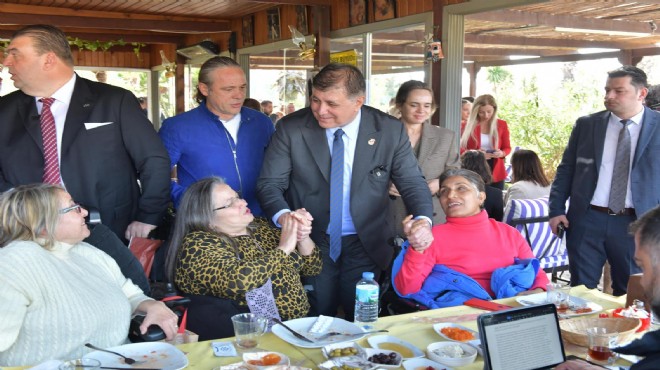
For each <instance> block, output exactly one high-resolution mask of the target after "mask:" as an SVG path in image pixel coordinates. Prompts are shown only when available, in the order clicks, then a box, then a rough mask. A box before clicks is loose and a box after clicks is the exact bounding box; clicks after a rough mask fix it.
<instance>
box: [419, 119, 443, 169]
mask: <svg viewBox="0 0 660 370" xmlns="http://www.w3.org/2000/svg"><path fill="white" fill-rule="evenodd" d="M437 141H438V137H437V136H435V135H433V131H431V125H430V124H429V123H424V125H423V126H422V137H421V138H420V141H419V158H417V162H419V164H420V165H421V164H422V163H423V162H425V161H426V159H427V158H428V156H429V155H431V151H432V150H433V148H435V146H436V145H437V144H436V142H437Z"/></svg>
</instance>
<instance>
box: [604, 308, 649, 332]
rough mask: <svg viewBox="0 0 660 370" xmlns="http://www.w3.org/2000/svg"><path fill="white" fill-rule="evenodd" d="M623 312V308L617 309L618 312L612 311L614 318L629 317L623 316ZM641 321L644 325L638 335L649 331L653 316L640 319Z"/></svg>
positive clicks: (638, 330)
mask: <svg viewBox="0 0 660 370" xmlns="http://www.w3.org/2000/svg"><path fill="white" fill-rule="evenodd" d="M621 311H623V308H617V309H616V310H614V311H612V316H613V317H628V316H623V315H622V314H621ZM639 321H640V322H641V323H642V325H641V326H640V327H639V329H637V333H640V332H643V331H645V330H647V329H648V328H649V327H650V326H651V315H649V317H647V318H645V319H644V318H641V317H640V318H639Z"/></svg>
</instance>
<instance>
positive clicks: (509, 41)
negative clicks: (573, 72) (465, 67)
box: [465, 33, 621, 49]
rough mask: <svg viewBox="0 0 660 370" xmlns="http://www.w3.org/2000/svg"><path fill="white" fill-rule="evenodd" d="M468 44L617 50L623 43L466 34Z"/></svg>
mask: <svg viewBox="0 0 660 370" xmlns="http://www.w3.org/2000/svg"><path fill="white" fill-rule="evenodd" d="M465 43H466V44H480V45H520V46H530V47H536V46H537V47H568V48H589V47H591V48H594V47H598V48H615V49H620V48H621V43H617V42H610V41H587V40H576V39H557V38H545V37H542V38H541V37H539V38H532V37H522V36H505V35H497V36H486V35H474V34H469V33H468V34H465Z"/></svg>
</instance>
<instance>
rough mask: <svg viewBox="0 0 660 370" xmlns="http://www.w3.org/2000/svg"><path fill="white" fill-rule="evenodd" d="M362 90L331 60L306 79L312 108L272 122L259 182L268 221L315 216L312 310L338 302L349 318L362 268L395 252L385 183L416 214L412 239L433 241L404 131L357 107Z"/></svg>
mask: <svg viewBox="0 0 660 370" xmlns="http://www.w3.org/2000/svg"><path fill="white" fill-rule="evenodd" d="M365 88H366V85H365V80H364V76H363V75H362V73H361V72H360V70H358V69H357V68H355V67H352V66H348V65H343V64H334V63H333V64H329V65H328V66H326V67H324V68H323V69H322V70H321V71H320V72H319V73H318V74H317V75H316V76H315V77H314V79H313V81H312V96H311V106H310V107H308V108H304V109H301V110H298V111H296V112H294V113H292V114H289V115H287V116H285V117H284V118H283V119H282V120H281V121H280V123H279V124H278V128H277V130H276V131H275V134H274V135H273V138H272V140H271V143H270V145H269V146H268V149H267V151H266V156H265V158H264V164H263V167H262V170H261V176H260V178H259V181H258V182H257V196H258V198H259V201H260V202H261V207H262V209H263V210H264V212H265V213H266V214H267V215H268V217H270V218H271V219H272V220H273V222H274V223H276V224H278V223H279V224H281V223H282V217H289V214H288V211H289V210H290V209H298V208H306V209H307V211H309V212H310V213H311V215H312V216H313V217H314V220H313V223H312V233H311V237H312V239H313V240H314V242H315V243H316V245H317V246H318V248H319V249H320V251H321V256H322V258H323V270H322V271H321V274H320V275H319V276H317V277H314V278H313V283H312V286H313V288H314V291H313V292H312V294H311V296H310V297H311V302H310V303H311V305H312V313H311V314H312V315H317V314H323V315H330V316H334V315H335V314H336V313H337V307H338V306H339V305H341V306H342V307H343V309H344V312H345V314H346V319H347V320H350V321H352V320H353V311H354V304H355V284H356V283H357V282H358V281H359V280H360V278H361V275H362V272H366V271H371V272H374V273H375V274H376V276H378V275H379V273H380V271H381V270H385V269H387V268H388V266H389V264H390V262H391V260H392V257H393V249H392V247H391V246H389V245H388V243H387V238H388V237H389V236H390V235H388V231H389V226H388V224H387V222H388V220H387V214H388V212H387V207H388V205H389V201H390V199H389V196H388V189H389V186H390V181H392V182H394V184H395V185H396V187H397V189H399V192H400V193H401V195H402V198H403V200H404V202H405V204H406V206H407V208H408V209H409V210H410V212H411V213H412V214H413V215H414V216H416V217H417V220H414V221H411V223H414V225H413V232H412V233H411V235H410V237H411V238H418V240H420V242H421V244H424V245H429V244H430V243H431V241H432V240H433V236H432V234H431V232H430V230H431V218H432V217H433V206H432V203H431V193H430V191H429V188H428V186H427V185H426V181H425V180H424V177H423V176H422V173H421V171H420V170H419V167H418V165H417V160H416V159H415V156H414V155H413V153H412V148H411V146H410V140H409V139H408V135H407V134H406V130H405V128H404V126H403V124H401V122H400V121H399V120H397V119H395V118H394V117H392V116H389V115H387V114H385V113H383V112H380V111H378V110H376V109H374V108H371V107H368V106H365V105H363V103H364V99H365V96H364V94H365ZM339 128H341V129H342V130H343V131H344V134H343V136H342V137H343V140H344V143H345V145H346V147H345V148H346V149H345V150H344V153H345V155H344V163H345V166H344V168H345V170H344V179H345V180H344V189H346V190H344V200H343V202H344V209H345V210H348V211H349V212H343V222H342V235H343V237H342V240H341V254H340V255H339V257H338V259H337V260H336V261H334V260H333V259H331V258H330V257H329V236H328V232H329V230H328V225H329V223H330V169H331V153H330V149H331V148H332V144H330V142H329V140H332V139H331V138H332V137H333V135H334V132H335V131H337V130H338V129H339ZM346 171H348V177H347V176H346ZM347 181H350V183H348V182H347ZM347 191H348V193H349V194H346V192H347ZM346 213H348V215H347V214H346Z"/></svg>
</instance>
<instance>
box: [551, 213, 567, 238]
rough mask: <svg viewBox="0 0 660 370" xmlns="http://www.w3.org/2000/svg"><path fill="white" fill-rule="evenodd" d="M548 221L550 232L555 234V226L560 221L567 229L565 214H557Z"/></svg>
mask: <svg viewBox="0 0 660 370" xmlns="http://www.w3.org/2000/svg"><path fill="white" fill-rule="evenodd" d="M548 222H549V223H550V228H551V229H552V233H553V234H555V235H557V226H558V225H559V224H560V223H562V224H564V227H565V228H567V229H568V219H567V218H566V216H565V215H559V216H555V217H553V218H551V219H550V220H549V221H548Z"/></svg>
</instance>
